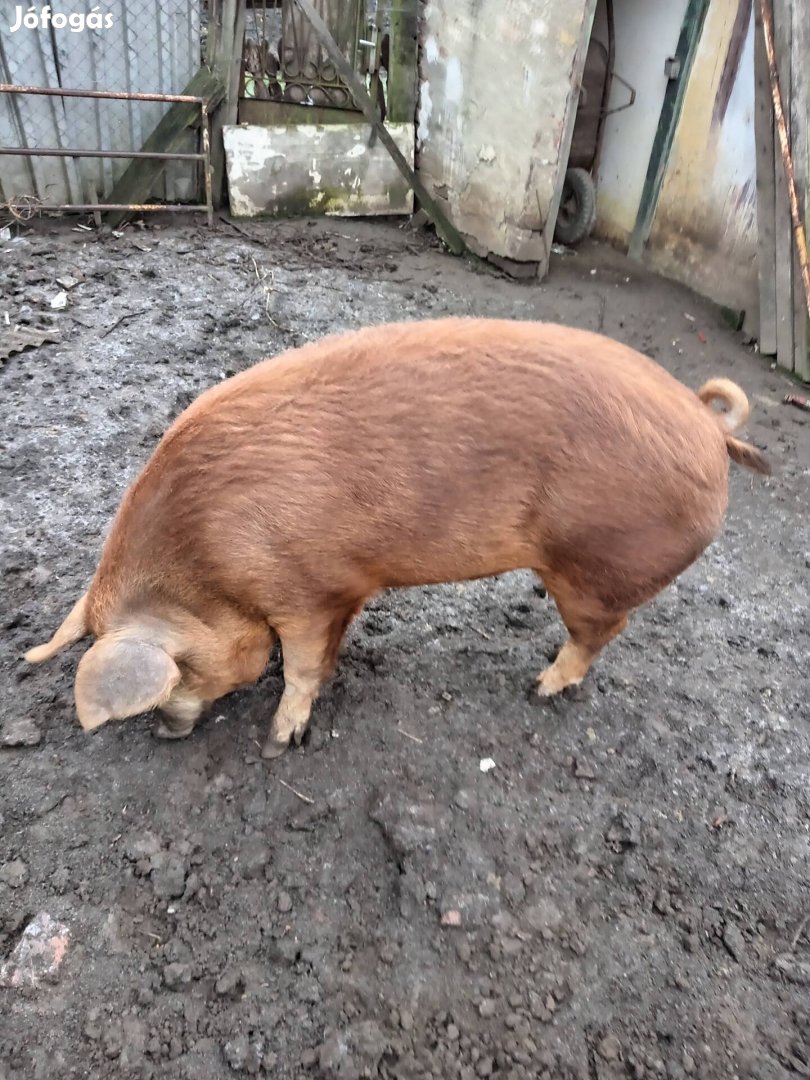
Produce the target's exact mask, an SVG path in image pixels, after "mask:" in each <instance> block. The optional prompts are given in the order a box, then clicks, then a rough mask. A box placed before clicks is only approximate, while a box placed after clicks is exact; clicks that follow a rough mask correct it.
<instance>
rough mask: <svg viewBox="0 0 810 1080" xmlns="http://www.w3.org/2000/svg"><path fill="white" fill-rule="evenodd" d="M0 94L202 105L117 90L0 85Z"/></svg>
mask: <svg viewBox="0 0 810 1080" xmlns="http://www.w3.org/2000/svg"><path fill="white" fill-rule="evenodd" d="M0 94H34V95H41V96H42V97H63V98H65V97H79V98H103V99H104V100H109V101H168V102H175V101H180V102H186V103H188V104H192V105H193V104H197V105H202V104H203V99H202V98H200V97H189V96H188V95H187V94H135V93H129V92H125V91H119V90H65V89H63V88H62V87H58V86H21V85H20V84H19V83H0Z"/></svg>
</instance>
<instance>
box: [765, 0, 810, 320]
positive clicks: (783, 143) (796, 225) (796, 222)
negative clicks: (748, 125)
mask: <svg viewBox="0 0 810 1080" xmlns="http://www.w3.org/2000/svg"><path fill="white" fill-rule="evenodd" d="M759 7H760V12H761V13H762V29H763V32H764V35H765V52H766V54H767V57H768V73H769V75H770V80H771V97H772V98H773V112H774V116H775V118H776V130H777V132H778V134H779V147H780V149H781V151H782V164H783V165H784V167H785V176H786V178H787V189H788V201H789V203H790V217H791V221H792V222H793V238H794V240H795V242H796V252H797V254H798V256H799V266H800V267H801V271H802V284H803V285H804V299H805V303H806V304H807V314H808V315H810V260H808V257H807V238H806V236H805V233H804V226H803V224H802V218H801V214H800V212H799V196H798V193H797V191H796V175H795V173H794V171H793V159H792V158H791V156H790V140H789V139H788V132H787V124H786V123H785V111H784V109H783V107H782V91H781V89H780V87H779V70H778V68H777V66H776V51H775V49H774V36H773V11H772V10H771V5H770V0H759Z"/></svg>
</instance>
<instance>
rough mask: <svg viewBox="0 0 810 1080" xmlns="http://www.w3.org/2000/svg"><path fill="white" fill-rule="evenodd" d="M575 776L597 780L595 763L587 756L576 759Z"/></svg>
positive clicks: (580, 778) (578, 778)
mask: <svg viewBox="0 0 810 1080" xmlns="http://www.w3.org/2000/svg"><path fill="white" fill-rule="evenodd" d="M574 776H575V777H576V778H577V780H595V779H596V771H595V770H594V767H593V765H591V763H590V762H589V761H587V760H586V759H585V758H575V759H574Z"/></svg>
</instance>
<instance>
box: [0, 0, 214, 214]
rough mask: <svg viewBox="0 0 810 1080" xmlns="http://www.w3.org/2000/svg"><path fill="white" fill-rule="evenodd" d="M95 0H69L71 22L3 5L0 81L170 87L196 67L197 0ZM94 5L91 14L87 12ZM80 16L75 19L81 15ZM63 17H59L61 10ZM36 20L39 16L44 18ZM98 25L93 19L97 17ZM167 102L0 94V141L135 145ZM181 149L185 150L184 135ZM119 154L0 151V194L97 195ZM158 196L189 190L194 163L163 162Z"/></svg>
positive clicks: (115, 170) (86, 198)
mask: <svg viewBox="0 0 810 1080" xmlns="http://www.w3.org/2000/svg"><path fill="white" fill-rule="evenodd" d="M99 7H100V6H99V5H98V4H96V3H94V0H83V2H82V3H74V4H72V5H71V9H72V15H71V16H70V18H71V19H72V20H73V21H72V23H68V25H62V22H61V18H60V17H59V14H58V12H57V13H50V14H49V16H48V18H47V19H45V18H44V16H43V12H45V11H48V10H49V9H47V8H45V7H44V6H43V7H39V8H32V9H30V17H29V23H33V22H34V18H36V21H37V25H35V26H34V25H28V26H26V25H25V24H23V25H20V26H18V27H17V28H16V29H15V25H16V23H17V22H18V21H19V19H18V18H17V17H16V11H19V12H20V13H21V15H22V16H25V15H26V13H27V12H28V11H29V9H28V7H27V5H21V6H20V8H19V9H16V8H15V7H12V9H11V10H12V18H11V19H5V18H4V20H3V22H2V23H0V82H6V83H12V84H17V85H27V86H45V87H51V88H56V87H60V88H67V89H79V90H112V91H123V92H129V93H157V94H178V93H181V92H182V90H183V88H184V87H185V86H186V85H187V84H188V82H189V81H190V80H191V78H192V76H193V75H194V74H195V72H196V71H197V70H198V69H199V67H200V15H199V8H200V0H106V2H105V4H104V5H103V8H102V9H101V17H100V18H99V14H98V13H99ZM94 8H95V12H96V15H95V17H94V18H90V16H91V15H92V14H93V10H94ZM80 17H81V19H80ZM62 18H64V17H62ZM43 22H44V23H45V24H44V25H43ZM99 22H100V23H101V25H100V26H99V25H97V24H98V23H99ZM168 107H169V106H168V105H167V104H166V103H162V102H155V101H146V102H144V101H132V100H130V101H111V100H106V99H93V98H89V99H88V98H64V99H63V98H59V97H42V96H26V95H21V94H15V95H0V145H2V146H13V147H30V148H33V149H40V148H46V147H61V148H66V147H71V148H77V149H86V150H118V151H126V150H139V149H140V147H141V146H142V145H143V143H144V141H145V139H146V138H147V136H148V135H149V133H150V132H151V131H152V129H153V128H154V127H155V125H156V124H157V122H158V121H159V120H160V118H161V116H162V115H163V113H164V112H165V110H166V109H167V108H168ZM180 149H182V150H186V149H187V150H188V151H189V152H193V151H194V149H195V142H194V136H193V134H189V136H188V146H187V147H186V146H184V147H181V148H180ZM127 165H128V161H127V160H126V159H114V160H109V159H101V158H91V159H87V158H84V159H72V158H54V157H50V158H49V157H15V156H2V157H0V202H10V201H12V200H15V199H19V198H20V197H24V196H31V197H33V198H34V199H35V200H37V201H38V202H41V203H48V204H51V205H53V204H57V203H86V202H94V201H96V200H99V201H102V202H103V201H104V199H105V197H106V196H108V195H109V193H110V191H111V189H112V187H113V184H114V183H115V181H116V180H118V178H119V177H120V176H121V174H122V173H123V171H124V170H125V168H126V167H127ZM162 184H163V187H162V189H161V190H158V191H156V192H155V195H157V196H158V197H162V198H166V199H169V200H181V201H182V200H188V199H192V198H194V195H195V192H196V188H197V181H196V175H195V167H194V166H193V165H192V164H189V163H177V162H174V163H169V165H168V166H167V169H166V174H165V179H164V180H163V182H162Z"/></svg>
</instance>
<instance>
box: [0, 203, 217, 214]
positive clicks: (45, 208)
mask: <svg viewBox="0 0 810 1080" xmlns="http://www.w3.org/2000/svg"><path fill="white" fill-rule="evenodd" d="M0 205H2V204H0ZM36 209H37V211H39V212H41V213H45V214H49V213H55V212H56V211H57V210H59V211H62V210H131V211H133V213H136V214H141V213H146V212H148V211H150V210H154V211H157V210H165V211H166V212H167V213H169V214H189V213H191V212H192V211H193V212H195V213H199V212H200V211H202V210H207V209H208V206H207V205H206V204H205V203H194V204H192V203H140V204H139V203H103V202H102V203H37V206H36Z"/></svg>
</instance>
